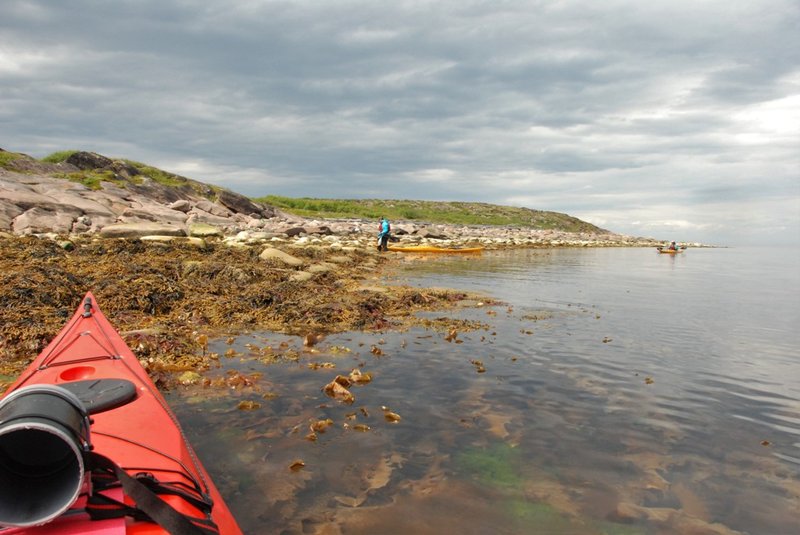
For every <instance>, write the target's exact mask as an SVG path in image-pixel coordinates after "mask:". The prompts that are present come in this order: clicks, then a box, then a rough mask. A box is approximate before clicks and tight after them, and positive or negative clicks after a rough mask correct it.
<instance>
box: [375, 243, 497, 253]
mask: <svg viewBox="0 0 800 535" xmlns="http://www.w3.org/2000/svg"><path fill="white" fill-rule="evenodd" d="M389 250H390V251H394V252H396V253H449V254H458V253H462V254H463V253H473V254H474V253H481V252H482V251H483V247H464V248H460V249H456V248H452V247H434V246H433V245H409V246H407V247H398V246H395V245H390V246H389Z"/></svg>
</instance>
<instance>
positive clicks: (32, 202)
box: [0, 149, 663, 249]
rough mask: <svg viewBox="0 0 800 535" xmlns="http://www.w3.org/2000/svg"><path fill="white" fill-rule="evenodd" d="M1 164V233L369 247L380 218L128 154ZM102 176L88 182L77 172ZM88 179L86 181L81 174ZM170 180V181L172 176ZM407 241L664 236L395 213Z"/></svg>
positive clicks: (601, 242) (573, 242)
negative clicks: (327, 214) (147, 164)
mask: <svg viewBox="0 0 800 535" xmlns="http://www.w3.org/2000/svg"><path fill="white" fill-rule="evenodd" d="M3 153H4V154H6V155H10V154H14V156H15V157H14V158H6V163H5V165H4V166H3V167H0V232H3V233H6V234H13V235H18V236H27V235H37V236H48V237H54V236H58V237H61V238H70V237H75V236H87V235H91V236H96V237H102V238H147V237H151V239H155V238H153V237H161V238H162V239H166V237H173V238H182V239H185V240H188V241H192V242H193V243H197V244H200V243H201V242H202V241H203V240H205V239H209V238H211V239H215V240H222V241H223V242H225V243H227V244H230V245H242V244H249V245H253V244H257V243H265V242H271V243H277V244H286V243H292V244H294V245H306V244H314V245H326V244H327V245H331V246H334V247H335V246H337V245H338V246H344V247H347V246H350V247H367V248H368V247H371V246H373V245H374V242H375V235H376V231H375V229H376V226H377V223H376V222H375V221H365V220H359V219H324V220H320V219H310V218H303V217H299V216H295V215H292V214H288V213H285V212H282V211H280V210H278V209H276V208H275V207H273V206H270V205H267V204H263V203H258V202H254V201H253V200H251V199H249V198H247V197H245V196H243V195H240V194H238V193H235V192H232V191H229V190H227V189H223V188H220V187H216V186H210V185H208V184H203V183H201V182H197V181H194V180H191V179H188V178H184V177H180V176H177V175H169V177H168V178H169V180H168V181H165V180H161V181H159V180H157V179H156V178H154V177H152V176H149V175H148V174H147V170H148V169H151V170H152V172H151V173H150V174H156V172H158V173H163V172H160V171H158V170H155V169H153V168H145V170H144V171H143V170H142V169H141V166H135V165H132V164H131V163H129V162H127V161H124V160H113V159H111V158H107V157H105V156H102V155H99V154H95V153H88V152H76V153H74V154H72V155H71V156H70V157H69V158H67V159H66V160H65V161H63V162H59V163H56V164H51V163H46V162H41V161H39V160H35V159H33V158H30V157H27V156H24V155H19V154H16V153H8V152H5V151H2V149H0V155H2V154H3ZM87 173H89V176H91V177H94V178H96V179H97V180H96V185H95V186H94V187H88V186H87V185H85V184H84V183H82V182H81V181H78V180H75V178H76V177H80V178H83V179H85V178H86V176H87ZM84 182H85V180H84ZM165 182H166V183H165ZM392 223H393V231H394V234H395V235H396V236H397V237H398V238H399V239H400V241H401V242H404V243H412V244H434V245H440V246H462V245H471V246H476V245H479V246H482V247H485V248H487V249H493V248H503V247H559V246H561V247H632V246H652V245H660V244H662V243H663V242H662V241H660V240H654V239H650V238H639V237H632V236H625V235H621V234H615V233H613V232H608V231H604V230H601V229H598V231H597V232H579V233H574V232H563V231H558V230H540V229H535V228H530V227H521V226H520V227H501V226H488V225H445V224H434V223H424V222H417V221H393V222H392Z"/></svg>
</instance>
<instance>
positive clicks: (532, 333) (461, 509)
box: [170, 251, 800, 534]
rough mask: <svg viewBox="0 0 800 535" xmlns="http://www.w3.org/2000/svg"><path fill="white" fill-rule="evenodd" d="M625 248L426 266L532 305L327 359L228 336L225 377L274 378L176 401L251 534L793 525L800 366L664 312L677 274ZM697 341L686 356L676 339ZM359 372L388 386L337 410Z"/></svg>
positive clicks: (358, 342) (348, 339)
mask: <svg viewBox="0 0 800 535" xmlns="http://www.w3.org/2000/svg"><path fill="white" fill-rule="evenodd" d="M619 252H620V253H622V254H621V255H620V256H618V257H616V259H615V258H614V257H613V256H604V255H605V252H603V253H602V254H600V253H589V254H588V255H585V256H581V255H579V254H573V253H570V254H565V255H560V256H559V253H550V254H548V255H543V256H542V258H539V257H538V255H534V254H533V253H532V252H529V253H531V254H529V255H528V256H523V258H522V259H521V260H520V259H517V260H515V259H514V258H513V257H512V256H509V255H504V256H503V257H502V258H500V259H499V260H497V259H493V258H489V259H483V260H481V261H475V260H472V259H470V260H468V261H461V262H460V263H459V262H452V261H449V260H444V261H441V260H437V263H432V262H430V263H426V264H425V265H424V266H423V267H421V268H420V270H421V271H425V273H422V274H420V273H417V275H419V276H420V277H421V279H420V280H422V281H423V283H425V284H428V283H430V282H432V281H434V282H435V281H438V282H442V281H444V282H455V283H456V285H457V286H459V287H464V286H463V285H472V286H473V287H474V288H481V287H482V288H483V289H493V290H496V291H495V292H493V293H496V294H503V296H504V298H505V299H507V301H509V303H510V306H506V305H504V306H498V307H494V308H492V309H487V308H478V309H475V310H468V311H461V312H459V313H458V314H459V316H458V317H459V318H464V319H469V320H477V321H481V322H482V323H485V324H486V325H487V327H486V328H485V329H480V330H477V331H473V332H459V333H457V335H456V337H455V338H453V337H450V341H447V339H446V338H447V337H448V335H449V334H450V333H448V332H434V331H428V330H424V329H415V330H412V331H410V332H407V333H379V334H361V333H346V334H343V335H333V336H329V337H327V338H326V339H325V340H324V341H323V342H321V343H320V344H318V345H316V346H314V347H313V348H307V347H304V346H303V344H302V339H301V338H298V337H288V336H283V335H278V334H269V333H267V334H264V335H248V336H240V337H238V338H236V339H235V340H234V341H233V343H232V344H231V345H230V346H229V345H228V344H226V343H225V341H221V340H220V341H216V342H215V343H213V344H212V345H211V350H212V351H215V352H217V353H219V354H225V353H226V352H227V351H228V350H229V349H233V350H234V352H235V353H236V356H234V357H232V358H225V357H222V358H221V367H220V368H219V369H218V370H215V374H216V376H218V377H220V378H225V377H230V374H231V373H238V374H243V375H245V376H247V377H250V378H252V379H253V383H254V384H251V385H249V386H248V385H247V384H246V383H247V382H244V384H241V382H240V383H239V384H238V386H237V388H235V389H232V388H229V387H225V388H213V387H207V388H202V387H197V388H194V389H187V390H182V391H180V392H173V393H171V395H170V397H171V400H170V401H171V402H172V403H173V404H175V405H176V407H177V412H178V414H179V417H180V418H181V420H182V422H184V424H185V427H186V428H187V432H188V434H189V435H190V439H191V441H192V442H193V443H194V444H195V445H196V447H197V449H198V451H199V452H200V454H201V456H202V457H203V459H205V460H207V461H206V465H207V466H208V467H209V469H210V471H211V472H212V474H213V476H214V478H215V480H216V481H218V483H219V486H220V487H221V489H222V490H223V493H225V495H226V497H228V500H229V502H230V505H231V508H232V509H233V510H234V512H235V514H236V515H237V517H238V518H239V519H240V522H241V523H242V525H243V527H244V528H245V530H246V531H247V532H248V533H387V534H391V533H409V532H411V533H451V532H452V533H586V534H602V533H617V534H636V533H641V534H644V533H698V532H702V533H712V534H714V533H719V534H728V533H737V532H742V533H745V532H747V533H767V534H769V533H775V534H779V533H792V532H793V530H795V529H796V526H797V520H798V518H797V500H798V496H800V486H799V484H798V478H797V474H798V467H800V461H799V460H798V458H799V457H800V455H799V454H798V451H799V450H800V444H799V440H798V435H799V434H800V423H799V422H798V418H797V414H798V413H800V401H798V400H799V398H798V395H797V388H798V385H797V383H798V381H800V375H792V373H793V372H794V371H795V370H796V368H785V371H786V372H787V373H786V374H784V375H783V376H778V377H776V376H775V375H771V374H767V375H765V374H764V373H763V368H762V367H759V366H752V365H750V366H748V365H747V364H746V363H747V359H746V358H744V357H743V356H742V355H741V354H740V353H737V352H736V351H731V346H730V345H729V340H728V339H727V337H726V336H722V334H721V333H720V331H719V329H716V330H715V329H711V330H712V331H713V332H716V333H717V334H719V336H717V337H705V336H704V331H706V330H708V329H709V327H708V325H699V326H698V325H695V326H692V325H691V321H688V322H687V321H684V319H682V318H684V317H685V316H687V315H688V316H690V317H691V316H692V315H693V314H695V313H696V312H694V311H693V310H692V308H695V307H696V308H698V309H702V308H703V307H704V306H705V304H704V303H705V300H703V299H698V300H696V301H697V302H691V303H688V305H689V310H688V311H687V310H684V311H683V312H682V313H681V312H680V311H669V312H668V313H665V314H660V313H659V308H658V307H654V306H650V305H651V303H650V301H648V300H647V299H646V298H645V297H646V293H645V289H646V288H648V287H650V288H652V287H653V286H656V288H655V290H654V291H657V292H658V293H659V295H661V293H662V292H663V290H664V287H663V286H658V284H655V283H654V280H657V277H654V276H647V275H643V274H642V272H647V271H648V270H653V271H655V272H657V273H659V275H658V276H660V275H661V273H660V272H659V271H658V270H659V269H663V268H664V266H653V265H652V263H651V262H650V259H644V260H641V259H640V260H638V261H639V262H640V263H642V264H643V267H642V269H641V270H638V271H636V270H635V271H636V273H635V274H630V272H631V265H632V263H633V262H634V261H637V260H636V258H637V257H636V256H635V255H633V254H632V253H630V252H629V251H619ZM637 252H638V251H637ZM653 256H656V255H653ZM532 257H533V258H532ZM554 257H557V258H561V259H562V260H558V261H557V262H555V265H554V260H553V258H554ZM685 258H687V259H688V258H690V257H689V255H688V254H687V256H686V257H685ZM533 260H535V262H533V266H532V267H531V266H530V265H529V264H531V262H532V261H533ZM660 260H664V259H660ZM678 267H680V266H678ZM669 269H673V268H671V267H670V268H669ZM448 270H449V271H448ZM699 271H702V270H699ZM448 274H449V275H448ZM455 274H458V275H455ZM506 274H511V275H510V276H507V275H506ZM448 277H449V278H448ZM439 278H441V280H439ZM485 280H491V281H492V282H491V285H489V287H488V288H487V287H486V286H485V285H484V282H482V281H485ZM672 283H673V284H672V291H673V292H675V294H676V295H674V296H673V297H674V298H675V301H676V302H677V301H680V302H681V303H682V304H683V305H687V300H686V298H685V297H684V298H683V299H679V297H680V295H678V294H679V293H680V292H678V290H676V288H682V287H684V288H696V287H697V286H702V284H701V283H700V282H699V281H697V282H692V281H687V280H683V279H679V280H677V281H676V280H673V281H672ZM434 285H435V284H434ZM645 304H647V305H648V306H645ZM661 305H662V307H663V306H664V301H662V302H661ZM754 332H759V331H758V330H755V331H754ZM676 333H682V334H683V338H681V340H683V342H685V343H681V344H673V343H667V342H666V341H668V340H676V339H678V338H677V334H676ZM687 333H688V334H687ZM700 334H703V337H701V336H700ZM701 339H702V340H703V342H702V344H701V343H699V340H701ZM750 340H751V342H753V339H752V338H751V339H750ZM698 346H699V347H698ZM785 346H786V344H785V342H784V341H783V340H781V339H780V338H778V339H774V340H773V347H774V348H776V353H777V354H779V355H781V356H782V357H785V352H784V350H783V349H782V348H784V347H785ZM373 347H375V348H379V349H380V351H379V352H376V351H374V350H373V349H372V348H373ZM265 348H269V350H266V349H265ZM735 348H736V346H735V345H734V346H733V349H735ZM264 355H270V358H269V359H265V357H264ZM762 359H764V365H765V366H766V367H767V368H770V367H775V366H781V365H782V364H776V359H769V353H767V354H766V356H763V357H762ZM784 360H785V359H783V360H782V359H781V358H779V359H777V362H778V363H781V362H784ZM267 362H269V363H268V364H267ZM476 362H480V363H481V366H480V367H479V366H477V365H476ZM751 362H752V361H751ZM310 364H316V366H309V365H310ZM323 364H324V366H323ZM331 364H332V365H334V366H335V368H331V367H328V366H330V365H331ZM481 367H482V368H483V370H481V369H480V368H481ZM354 369H357V370H360V371H361V372H362V373H370V374H371V375H372V381H371V382H369V383H367V384H363V385H352V386H350V387H349V389H350V392H352V394H353V396H354V398H355V399H354V401H353V403H352V404H345V403H340V402H338V401H336V400H334V399H332V398H330V397H328V396H326V394H325V393H324V392H323V390H322V389H323V387H324V386H325V385H326V384H328V383H329V382H330V381H332V380H333V379H334V377H335V376H336V375H338V374H341V375H344V376H346V375H348V374H349V373H350V372H351V371H352V370H354ZM234 384H236V382H234ZM242 400H248V401H253V402H256V403H257V404H258V405H259V407H258V408H255V409H254V410H239V409H238V408H237V407H239V402H240V401H242ZM254 405H255V404H254ZM384 407H385V408H386V409H385V410H384ZM386 411H391V412H392V413H394V414H397V415H398V416H400V417H401V419H400V420H399V421H390V420H387V419H386V418H385V413H386ZM328 419H329V420H330V421H332V422H333V423H332V425H331V426H330V427H328V428H327V429H325V431H324V432H317V433H316V440H314V441H312V440H309V439H308V438H307V437H308V435H309V432H310V427H311V426H312V425H313V424H314V423H315V422H319V421H326V420H328ZM298 460H301V461H302V462H303V463H304V464H305V467H304V468H302V469H300V470H297V471H292V470H290V468H289V467H290V465H292V463H294V462H295V461H298Z"/></svg>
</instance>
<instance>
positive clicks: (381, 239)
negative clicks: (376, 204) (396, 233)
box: [378, 217, 392, 251]
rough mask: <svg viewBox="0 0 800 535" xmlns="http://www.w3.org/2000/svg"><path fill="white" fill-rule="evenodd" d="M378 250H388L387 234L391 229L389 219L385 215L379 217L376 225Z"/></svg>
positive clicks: (388, 234)
mask: <svg viewBox="0 0 800 535" xmlns="http://www.w3.org/2000/svg"><path fill="white" fill-rule="evenodd" d="M378 230H379V231H380V232H379V233H378V250H379V251H388V250H389V247H388V245H387V244H388V243H389V236H390V234H391V231H392V226H391V225H390V224H389V220H388V219H386V218H385V217H382V218H381V222H380V225H379V226H378Z"/></svg>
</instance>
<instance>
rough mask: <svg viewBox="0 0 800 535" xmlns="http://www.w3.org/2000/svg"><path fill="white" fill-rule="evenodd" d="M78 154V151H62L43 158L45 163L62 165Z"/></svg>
mask: <svg viewBox="0 0 800 535" xmlns="http://www.w3.org/2000/svg"><path fill="white" fill-rule="evenodd" d="M76 152H78V151H77V150H60V151H58V152H54V153H52V154H48V155H47V156H45V157H44V158H42V161H43V162H47V163H61V162H63V161H65V160H66V159H67V158H69V157H70V156H72V155H73V154H75V153H76Z"/></svg>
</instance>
